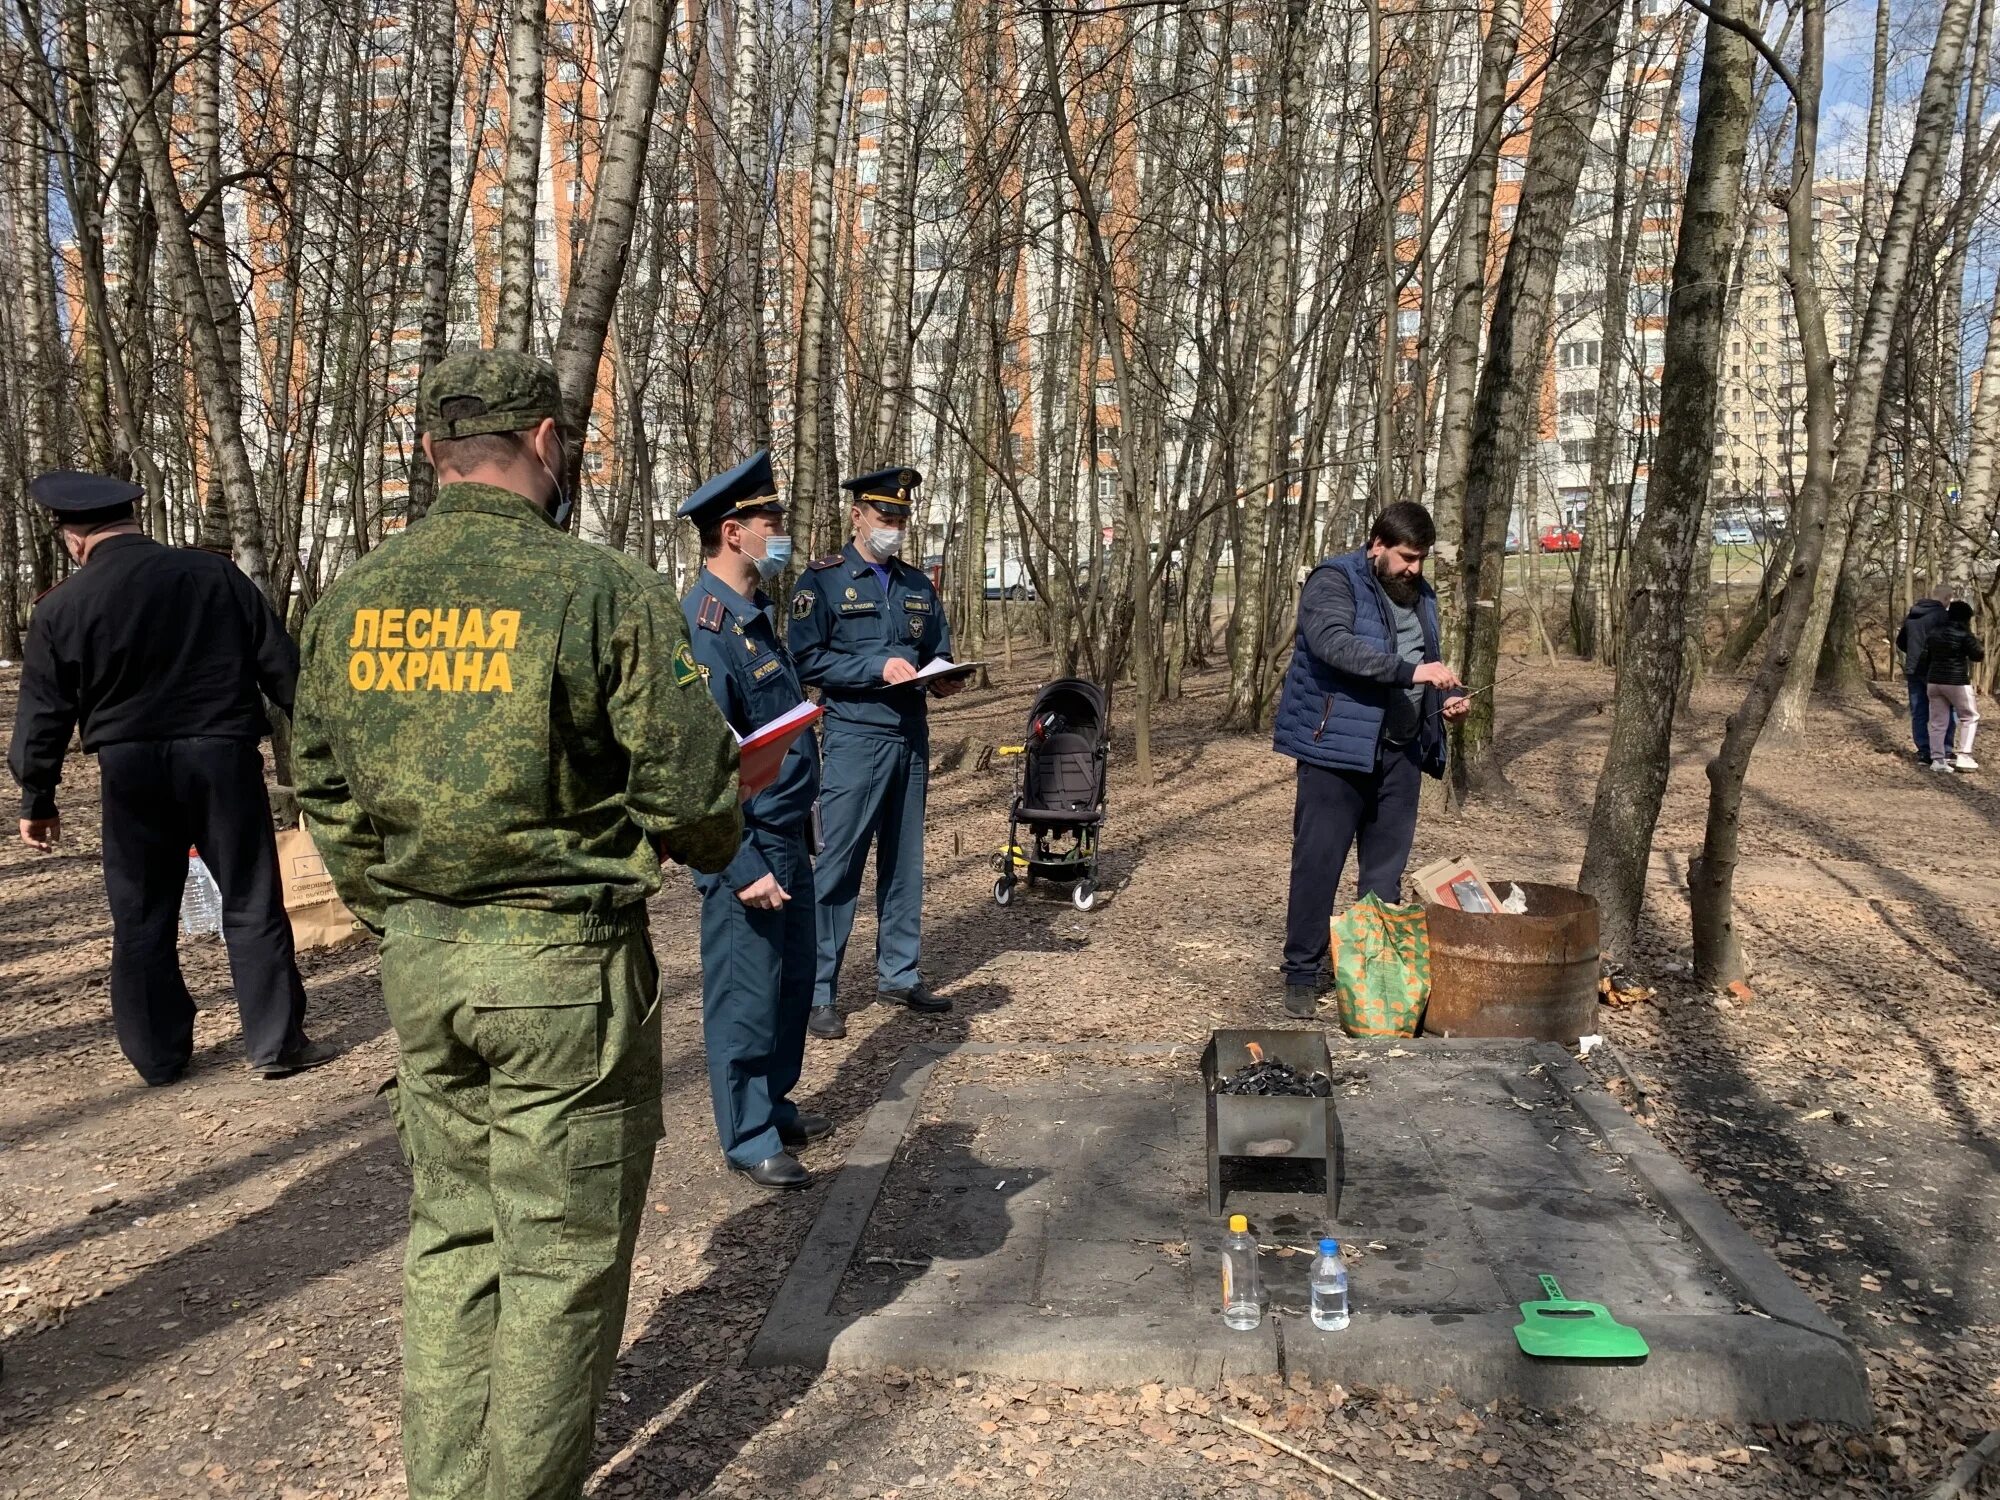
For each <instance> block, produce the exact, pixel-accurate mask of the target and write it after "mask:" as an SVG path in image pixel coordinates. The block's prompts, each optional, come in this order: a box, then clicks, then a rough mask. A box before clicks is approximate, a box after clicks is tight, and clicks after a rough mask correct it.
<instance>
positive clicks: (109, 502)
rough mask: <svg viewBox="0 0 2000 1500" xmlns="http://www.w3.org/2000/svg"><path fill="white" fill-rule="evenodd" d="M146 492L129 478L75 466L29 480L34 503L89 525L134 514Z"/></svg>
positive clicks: (120, 519) (29, 494) (30, 496)
mask: <svg viewBox="0 0 2000 1500" xmlns="http://www.w3.org/2000/svg"><path fill="white" fill-rule="evenodd" d="M145 493H146V492H145V491H144V490H142V489H140V488H139V486H138V485H136V484H134V483H132V482H131V481H130V480H129V479H117V478H114V477H113V476H111V475H109V474H85V473H81V472H80V471H78V470H75V469H56V470H54V471H52V472H50V473H47V474H38V475H36V476H35V477H34V478H33V479H31V480H29V481H28V498H29V499H30V500H32V501H34V502H35V504H37V505H40V506H44V507H46V508H47V509H49V510H52V511H54V512H55V513H56V515H57V516H59V517H60V518H61V519H63V520H65V521H71V522H79V523H82V524H86V525H87V524H89V523H91V522H99V521H122V520H124V519H125V518H126V517H127V516H129V515H131V514H132V504H133V502H134V501H136V500H137V499H139V497H140V496H142V495H144V494H145Z"/></svg>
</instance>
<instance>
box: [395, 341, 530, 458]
mask: <svg viewBox="0 0 2000 1500" xmlns="http://www.w3.org/2000/svg"><path fill="white" fill-rule="evenodd" d="M545 417H553V418H554V419H555V420H556V422H558V423H560V422H561V421H562V419H563V405H562V387H561V386H560V385H558V384H557V383H556V372H555V370H554V368H553V367H552V366H550V365H549V364H548V363H547V362H546V361H544V360H539V359H536V358H535V357H534V356H533V355H532V354H521V353H517V352H515V351H514V350H511V349H477V350H473V351H472V352H470V353H466V354H452V355H447V356H446V357H445V358H443V359H441V360H439V361H438V362H437V363H436V364H435V365H433V366H432V367H431V372H430V373H429V374H428V375H426V376H425V377H424V379H423V383H422V385H420V386H419V387H418V389H417V431H419V432H427V433H429V434H430V435H431V436H432V437H434V438H447V439H450V438H468V437H478V436H480V435H481V434H483V433H489V432H521V431H523V430H525V429H526V428H530V427H534V426H536V425H537V424H538V423H540V422H541V421H542V419H543V418H545Z"/></svg>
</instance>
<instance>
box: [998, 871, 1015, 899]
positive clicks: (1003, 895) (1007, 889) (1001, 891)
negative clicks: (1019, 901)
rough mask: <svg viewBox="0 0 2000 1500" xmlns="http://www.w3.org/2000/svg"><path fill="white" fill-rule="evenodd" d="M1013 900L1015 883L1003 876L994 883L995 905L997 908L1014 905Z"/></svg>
mask: <svg viewBox="0 0 2000 1500" xmlns="http://www.w3.org/2000/svg"><path fill="white" fill-rule="evenodd" d="M1013 900H1014V882H1013V881H1011V880H1009V879H1008V878H1007V877H1006V876H1005V875H1002V876H1001V877H1000V878H999V879H998V880H996V881H994V882H993V904H994V905H995V906H1009V905H1012V904H1013Z"/></svg>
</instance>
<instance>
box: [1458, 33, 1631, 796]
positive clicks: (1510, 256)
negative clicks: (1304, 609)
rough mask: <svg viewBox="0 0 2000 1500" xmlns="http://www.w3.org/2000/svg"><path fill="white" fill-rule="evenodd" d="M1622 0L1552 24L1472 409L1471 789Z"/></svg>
mask: <svg viewBox="0 0 2000 1500" xmlns="http://www.w3.org/2000/svg"><path fill="white" fill-rule="evenodd" d="M1620 14H1621V10H1620V7H1619V6H1618V5H1617V4H1615V3H1598V4H1595V5H1572V6H1570V7H1568V8H1567V9H1565V10H1564V11H1563V13H1562V17H1561V19H1560V20H1559V21H1558V22H1557V23H1556V33H1555V39H1554V60H1553V62H1552V63H1551V66H1550V70H1549V78H1548V82H1547V84H1546V85H1545V87H1544V89H1543V91H1542V97H1541V102H1540V103H1539V104H1538V105H1537V107H1536V113H1535V127H1534V134H1533V136H1532V137H1531V138H1530V139H1529V142H1528V159H1527V164H1526V169H1525V172H1524V174H1523V178H1522V183H1521V207H1520V212H1519V214H1518V216H1517V217H1516V219H1515V222H1514V233H1513V238H1512V239H1511V240H1510V241H1509V242H1508V245H1507V260H1506V263H1505V265H1504V266H1503V267H1502V268H1501V272H1500V286H1499V290H1498V292H1497V294H1496V295H1495V297H1494V302H1493V325H1492V329H1491V331H1490V333H1489V334H1488V337H1487V352H1486V365H1485V368H1484V369H1483V370H1482V371H1481V373H1480V380H1479V392H1478V397H1477V400H1476V401H1475V403H1474V409H1473V414H1472V446H1471V449H1470V452H1469V454H1468V459H1467V475H1466V486H1465V541H1466V552H1467V560H1468V562H1469V563H1470V564H1471V567H1470V568H1469V569H1468V570H1467V572H1468V583H1469V585H1470V586H1469V587H1468V588H1467V590H1466V592H1467V594H1468V595H1469V602H1470V605H1471V608H1470V611H1469V616H1468V619H1467V621H1466V631H1465V645H1464V648H1463V663H1464V665H1463V670H1462V671H1461V673H1460V676H1461V677H1462V678H1463V679H1464V681H1465V684H1466V686H1467V687H1468V688H1469V689H1470V690H1471V691H1472V695H1473V696H1472V711H1471V713H1469V714H1468V715H1467V716H1466V717H1465V718H1464V719H1462V720H1460V721H1459V723H1458V725H1457V727H1456V732H1455V733H1454V735H1453V745H1452V752H1453V753H1452V756H1451V760H1452V786H1453V789H1454V792H1455V793H1456V794H1457V795H1459V796H1461V797H1462V796H1464V795H1465V794H1466V793H1467V792H1468V791H1469V790H1470V788H1471V786H1472V782H1473V779H1474V777H1475V776H1476V775H1477V774H1478V771H1479V765H1480V760H1481V757H1482V756H1483V755H1484V753H1485V750H1486V747H1487V745H1488V744H1490V743H1491V741H1492V738H1493V694H1492V687H1493V681H1494V672H1495V668H1496V667H1497V665H1498V663H1499V658H1500V598H1501V582H1502V579H1501V575H1502V573H1503V572H1504V570H1505V567H1506V561H1507V558H1506V541H1507V519H1508V514H1509V512H1510V511H1511V510H1512V509H1513V504H1514V491H1515V486H1516V484H1517V482H1518V480H1519V477H1520V471H1521V449H1522V446H1523V444H1524V443H1525V441H1526V439H1527V435H1528V427H1529V424H1530V422H1531V421H1532V420H1533V419H1534V416H1535V413H1536V411H1537V409H1538V407H1539V405H1540V399H1541V389H1542V379H1543V376H1544V374H1545V372H1546V371H1547V368H1548V345H1549V308H1550V304H1551V303H1552V302H1553V301H1554V298H1555V281H1556V268H1557V264H1558V262H1559V261H1560V259H1561V256H1562V246H1563V240H1564V238H1565V236H1566V235H1567V233H1568V230H1569V222H1570V213H1571V210H1572V209H1573V208H1574V206H1575V203H1576V185H1577V179H1578V178H1579V177H1580V176H1581V174H1582V171H1583V159H1584V155H1585V153H1586V152H1587V151H1588V149H1589V146H1590V134H1591V129H1592V126H1593V125H1594V123H1595V121H1596V119H1597V109H1598V105H1599V103H1600V102H1601V101H1602V99H1603V97H1604V87H1605V83H1606V81H1607V80H1608V79H1609V78H1610V75H1611V50H1612V44H1613V42H1615V41H1616V39H1617V36H1618V22H1619V18H1620Z"/></svg>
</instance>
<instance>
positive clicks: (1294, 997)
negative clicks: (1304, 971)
mask: <svg viewBox="0 0 2000 1500" xmlns="http://www.w3.org/2000/svg"><path fill="white" fill-rule="evenodd" d="M1285 1014H1286V1015H1288V1016H1297V1017H1298V1018H1299V1019H1300V1020H1302V1021H1309V1020H1311V1019H1312V1018H1313V1017H1314V1016H1317V1015H1318V1014H1319V993H1318V991H1317V990H1315V989H1314V988H1313V986H1311V985H1309V984H1288V985H1286V986H1285Z"/></svg>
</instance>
